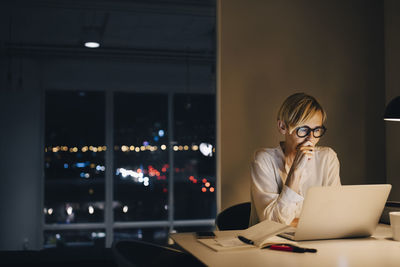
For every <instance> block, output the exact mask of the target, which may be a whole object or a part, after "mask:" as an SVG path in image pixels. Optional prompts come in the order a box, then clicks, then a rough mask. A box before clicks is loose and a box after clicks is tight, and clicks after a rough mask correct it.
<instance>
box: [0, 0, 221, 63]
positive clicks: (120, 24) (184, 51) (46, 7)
mask: <svg viewBox="0 0 400 267" xmlns="http://www.w3.org/2000/svg"><path fill="white" fill-rule="evenodd" d="M215 5H216V3H215V0H187V1H184V0H175V1H173V0H168V1H167V0H157V1H156V0H147V1H144V0H143V1H133V0H131V1H126V0H84V1H83V0H80V1H78V0H52V1H50V0H37V1H29V0H20V1H1V3H0V15H1V16H0V17H1V18H0V25H1V26H0V31H1V35H0V36H1V39H2V45H5V47H6V48H8V51H9V52H11V53H23V52H26V53H30V54H34V53H43V52H60V51H61V52H64V53H65V52H68V51H71V50H73V51H77V50H78V51H80V52H81V53H86V51H87V53H93V49H88V48H84V47H83V41H84V39H85V36H87V34H88V32H89V31H90V30H94V31H95V32H97V33H99V34H100V43H101V47H100V48H99V49H97V51H96V53H99V51H100V52H101V53H114V54H115V53H119V54H122V55H124V54H131V53H139V54H140V53H142V54H146V53H147V54H149V53H150V54H154V55H155V56H157V55H164V56H168V55H174V56H176V55H181V56H186V57H187V56H188V55H189V56H192V57H193V56H195V57H198V58H203V57H204V58H214V57H215V24H216V22H215V12H216V7H215ZM89 50H92V51H89Z"/></svg>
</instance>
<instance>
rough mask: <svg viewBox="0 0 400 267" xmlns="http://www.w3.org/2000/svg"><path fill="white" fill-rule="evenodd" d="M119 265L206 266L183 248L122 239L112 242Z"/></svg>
mask: <svg viewBox="0 0 400 267" xmlns="http://www.w3.org/2000/svg"><path fill="white" fill-rule="evenodd" d="M111 250H112V253H113V256H114V260H115V262H116V263H117V265H118V266H119V267H141V266H204V265H203V264H202V263H201V262H200V261H199V260H197V259H196V258H195V257H194V256H192V255H190V254H188V253H185V252H183V251H181V250H178V249H174V248H170V247H165V246H160V245H157V244H153V243H148V242H144V241H138V240H121V241H117V242H114V243H113V244H112V248H111Z"/></svg>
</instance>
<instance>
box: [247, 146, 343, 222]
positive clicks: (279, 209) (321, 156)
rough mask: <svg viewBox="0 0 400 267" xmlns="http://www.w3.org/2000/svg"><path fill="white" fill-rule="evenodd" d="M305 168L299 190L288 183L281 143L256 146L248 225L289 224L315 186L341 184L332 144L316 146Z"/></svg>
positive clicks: (252, 166) (252, 169)
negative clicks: (274, 146)
mask: <svg viewBox="0 0 400 267" xmlns="http://www.w3.org/2000/svg"><path fill="white" fill-rule="evenodd" d="M308 164H310V166H309V167H307V168H306V169H305V170H304V172H303V174H302V175H303V177H302V179H301V181H300V190H299V194H297V193H296V192H295V191H293V190H292V189H290V188H289V187H287V186H286V185H285V182H286V178H287V175H288V173H289V171H290V168H289V166H287V164H285V155H284V153H283V151H282V148H281V146H278V147H276V148H264V149H260V150H257V151H256V153H255V156H254V160H253V161H252V163H251V178H252V179H251V188H250V190H251V192H250V193H251V215H250V222H249V226H251V225H254V224H256V223H258V222H260V221H263V220H266V219H268V220H272V221H276V222H280V223H284V224H287V225H289V224H290V223H291V222H292V220H293V219H294V218H297V217H299V216H300V212H301V208H302V205H303V200H304V197H305V196H306V192H307V190H308V188H310V187H312V186H340V177H339V169H340V164H339V160H338V158H337V155H336V153H335V151H333V149H331V148H329V147H320V146H317V147H315V152H314V157H312V158H311V160H310V162H308Z"/></svg>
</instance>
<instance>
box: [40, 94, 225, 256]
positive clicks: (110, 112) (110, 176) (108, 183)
mask: <svg viewBox="0 0 400 267" xmlns="http://www.w3.org/2000/svg"><path fill="white" fill-rule="evenodd" d="M46 91H51V90H46ZM71 91H72V90H71ZM101 92H104V93H105V98H106V99H105V105H106V106H105V145H106V146H107V147H114V93H116V92H119V91H117V90H105V91H101ZM132 93H135V92H132ZM174 94H175V92H168V129H167V131H168V133H169V134H168V144H169V145H168V153H169V159H168V161H169V165H170V168H169V176H168V177H169V181H168V187H169V190H168V207H169V209H168V219H167V220H157V221H128V222H118V221H117V222H116V221H115V220H114V212H113V207H112V203H113V200H114V150H113V149H107V150H106V154H105V166H106V171H105V185H104V186H105V199H104V203H105V205H104V207H105V210H104V221H103V222H102V223H74V224H48V223H46V222H45V216H44V214H43V212H41V216H42V220H41V221H42V231H41V232H42V233H41V236H42V244H41V246H42V247H43V245H44V244H43V240H44V239H43V237H44V233H45V231H48V230H85V229H104V230H105V233H106V236H105V247H107V248H110V247H111V246H112V243H113V241H114V230H115V229H129V228H151V227H168V228H169V232H170V233H171V232H174V231H175V230H174V229H175V227H187V226H200V227H202V226H214V225H215V219H192V220H174V171H173V170H174V151H173V145H174V144H175V141H174V138H173V137H174V132H173V125H174V108H173V107H174V102H173V101H174ZM44 95H45V94H43V98H44V101H46V99H45V96H44ZM215 97H216V99H217V94H215ZM215 103H217V101H216V102H215ZM217 108H218V107H217ZM216 110H218V109H216ZM45 115H46V114H45V112H43V116H45ZM217 120H218V116H216V118H215V126H216V131H215V135H216V138H215V140H216V144H215V146H216V147H218V138H217V133H218V130H217V125H218V124H217ZM44 127H46V125H45V124H43V129H44ZM215 155H217V154H215ZM44 158H45V157H44V156H43V157H42V166H44V164H45V160H44ZM215 163H216V167H217V170H216V173H215V175H216V186H217V188H216V191H215V192H216V207H217V211H218V210H219V199H220V198H219V195H220V192H221V190H220V189H219V185H220V183H219V175H218V158H217V157H216V162H215ZM44 183H45V176H44V179H43V186H44ZM44 199H45V196H44V190H43V198H42V208H41V211H43V209H44Z"/></svg>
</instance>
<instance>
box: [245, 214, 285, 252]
mask: <svg viewBox="0 0 400 267" xmlns="http://www.w3.org/2000/svg"><path fill="white" fill-rule="evenodd" d="M288 228H290V226H289V225H286V224H282V223H277V222H274V221H269V220H265V221H262V222H260V223H258V224H256V225H253V226H251V227H249V228H247V229H246V230H243V232H242V233H241V235H242V236H244V237H246V238H247V239H250V240H252V241H253V242H254V245H255V246H258V247H264V246H266V245H267V244H269V243H270V242H269V238H271V237H273V236H276V235H277V234H280V233H282V232H284V231H285V230H286V229H288Z"/></svg>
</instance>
